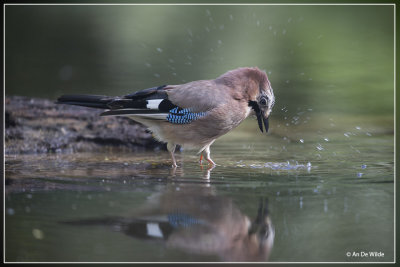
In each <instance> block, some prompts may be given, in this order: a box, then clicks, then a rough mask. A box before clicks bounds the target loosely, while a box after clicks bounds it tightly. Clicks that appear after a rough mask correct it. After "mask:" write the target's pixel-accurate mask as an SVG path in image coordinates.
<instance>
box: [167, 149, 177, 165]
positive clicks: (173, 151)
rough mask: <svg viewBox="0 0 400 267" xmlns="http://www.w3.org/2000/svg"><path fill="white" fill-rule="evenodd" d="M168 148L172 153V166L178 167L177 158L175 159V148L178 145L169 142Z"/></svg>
mask: <svg viewBox="0 0 400 267" xmlns="http://www.w3.org/2000/svg"><path fill="white" fill-rule="evenodd" d="M167 149H168V151H169V153H170V154H171V158H172V167H173V168H176V167H178V165H176V160H175V155H174V153H175V149H176V145H175V144H172V143H168V144H167Z"/></svg>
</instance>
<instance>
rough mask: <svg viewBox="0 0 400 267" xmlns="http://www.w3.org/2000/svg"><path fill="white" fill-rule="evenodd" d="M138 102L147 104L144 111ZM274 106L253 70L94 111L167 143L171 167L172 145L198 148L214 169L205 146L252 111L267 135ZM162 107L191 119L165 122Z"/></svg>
mask: <svg viewBox="0 0 400 267" xmlns="http://www.w3.org/2000/svg"><path fill="white" fill-rule="evenodd" d="M71 99H73V101H72V100H71ZM76 99H78V100H80V101H76ZM88 99H89V98H88V97H87V96H86V98H85V97H84V96H62V97H61V98H59V103H66V104H75V105H83V106H91V107H93V102H94V100H93V96H91V98H90V103H89V102H88ZM141 101H142V102H141ZM143 101H146V103H147V104H146V105H145V106H143V105H144V104H143V103H144V102H143ZM274 102H275V97H274V94H273V90H272V87H271V84H270V82H269V80H268V77H267V75H266V73H265V72H263V71H261V70H260V69H258V68H238V69H235V70H231V71H228V72H226V73H225V74H223V75H221V76H219V77H218V78H216V79H214V80H199V81H193V82H189V83H185V84H180V85H166V86H161V87H158V88H150V89H146V90H142V91H139V92H137V93H135V94H131V95H127V96H124V97H116V98H107V97H102V98H101V97H99V99H98V101H97V102H96V105H97V106H95V107H98V108H108V109H110V110H109V111H107V112H105V113H103V114H104V115H121V112H122V113H123V115H126V116H129V117H131V118H132V119H134V120H136V121H139V122H141V123H143V124H144V125H146V126H148V127H149V129H150V130H151V131H153V133H154V135H155V137H156V138H157V139H158V140H160V141H163V142H167V143H168V150H169V151H170V152H171V157H172V161H173V166H175V167H176V160H175V157H174V151H175V147H176V145H178V144H179V145H181V146H184V147H194V148H198V149H199V150H200V153H201V155H204V156H205V159H206V160H207V161H208V162H209V163H210V164H212V165H214V164H215V163H214V162H213V161H212V160H211V158H210V145H211V144H212V143H213V142H214V141H215V140H216V139H217V138H218V137H220V136H222V135H224V134H226V133H228V132H229V131H231V130H232V129H234V128H235V127H237V126H238V125H239V124H240V123H241V122H242V121H243V120H244V119H246V118H247V116H249V115H250V114H251V113H252V112H254V113H255V114H256V116H257V119H258V123H259V127H260V130H261V131H263V127H262V122H263V123H264V125H265V129H266V131H267V130H268V117H269V115H270V113H271V110H272V107H273V105H274ZM103 104H104V105H103ZM166 104H168V107H171V108H173V107H176V108H178V111H182V110H183V111H185V110H186V111H187V112H188V113H190V114H191V115H193V116H197V117H195V118H194V119H193V118H192V117H191V118H192V119H189V120H183V119H182V118H184V117H183V116H182V114H174V115H173V116H175V117H174V119H175V118H176V121H175V120H168V119H167V116H168V114H170V116H171V114H172V113H173V110H172V109H169V108H167V109H165V107H164V106H165V105H166ZM163 105H164V106H163ZM183 111H182V112H183ZM182 121H184V122H183V123H182Z"/></svg>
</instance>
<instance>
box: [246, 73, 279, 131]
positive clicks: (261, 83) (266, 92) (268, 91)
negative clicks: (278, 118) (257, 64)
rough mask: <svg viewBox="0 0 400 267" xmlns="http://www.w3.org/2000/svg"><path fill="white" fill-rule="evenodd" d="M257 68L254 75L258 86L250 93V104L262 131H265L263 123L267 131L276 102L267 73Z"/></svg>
mask: <svg viewBox="0 0 400 267" xmlns="http://www.w3.org/2000/svg"><path fill="white" fill-rule="evenodd" d="M256 70H257V75H255V76H254V77H255V79H254V80H255V83H254V84H255V85H254V86H255V87H256V88H255V89H254V90H252V91H251V93H252V94H251V95H250V96H251V98H250V100H249V106H250V107H251V108H252V109H253V111H254V113H255V114H256V116H257V121H258V127H260V130H261V132H263V124H264V127H265V132H268V128H269V123H268V118H269V116H270V114H271V112H272V108H273V106H274V104H275V96H274V91H273V89H272V87H271V83H270V82H269V80H268V77H267V74H266V73H265V72H263V71H260V70H259V69H256Z"/></svg>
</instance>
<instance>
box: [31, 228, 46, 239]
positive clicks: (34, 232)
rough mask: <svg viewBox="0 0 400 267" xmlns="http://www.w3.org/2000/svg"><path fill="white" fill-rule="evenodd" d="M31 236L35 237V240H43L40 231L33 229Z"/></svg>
mask: <svg viewBox="0 0 400 267" xmlns="http://www.w3.org/2000/svg"><path fill="white" fill-rule="evenodd" d="M32 234H33V237H35V238H36V239H39V240H41V239H43V238H44V234H43V232H42V230H40V229H33V230H32Z"/></svg>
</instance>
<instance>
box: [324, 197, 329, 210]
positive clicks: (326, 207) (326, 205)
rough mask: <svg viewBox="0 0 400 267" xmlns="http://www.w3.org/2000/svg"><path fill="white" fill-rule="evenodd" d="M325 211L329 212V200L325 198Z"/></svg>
mask: <svg viewBox="0 0 400 267" xmlns="http://www.w3.org/2000/svg"><path fill="white" fill-rule="evenodd" d="M324 212H325V213H326V212H328V200H327V199H324Z"/></svg>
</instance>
